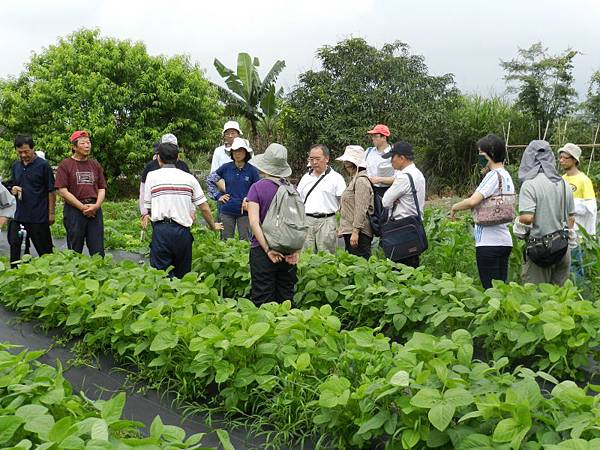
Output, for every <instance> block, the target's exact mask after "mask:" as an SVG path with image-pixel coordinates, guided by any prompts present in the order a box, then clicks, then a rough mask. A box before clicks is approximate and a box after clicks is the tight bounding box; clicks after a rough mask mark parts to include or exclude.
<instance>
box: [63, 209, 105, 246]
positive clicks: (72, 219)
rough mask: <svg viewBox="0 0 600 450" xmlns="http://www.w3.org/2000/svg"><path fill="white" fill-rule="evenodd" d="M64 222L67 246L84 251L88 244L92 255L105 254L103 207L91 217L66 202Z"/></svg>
mask: <svg viewBox="0 0 600 450" xmlns="http://www.w3.org/2000/svg"><path fill="white" fill-rule="evenodd" d="M63 224H64V226H65V230H66V231H67V247H68V248H69V250H73V251H75V252H77V253H83V245H84V244H86V245H87V248H88V252H89V253H90V255H100V256H104V222H103V220H102V208H100V209H99V210H98V212H96V217H93V218H90V217H86V216H84V215H83V213H82V212H81V211H79V210H78V209H77V208H74V207H73V206H71V205H69V204H67V203H65V209H64V212H63Z"/></svg>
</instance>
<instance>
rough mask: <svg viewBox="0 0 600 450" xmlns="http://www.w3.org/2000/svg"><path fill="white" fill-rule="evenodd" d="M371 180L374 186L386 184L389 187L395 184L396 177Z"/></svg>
mask: <svg viewBox="0 0 600 450" xmlns="http://www.w3.org/2000/svg"><path fill="white" fill-rule="evenodd" d="M370 180H371V183H373V184H385V185H387V186H391V185H392V184H393V183H394V177H371V178H370Z"/></svg>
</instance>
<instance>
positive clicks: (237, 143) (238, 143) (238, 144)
mask: <svg viewBox="0 0 600 450" xmlns="http://www.w3.org/2000/svg"><path fill="white" fill-rule="evenodd" d="M240 148H245V149H246V151H247V152H248V153H250V154H254V150H252V147H250V142H248V140H247V139H244V138H241V137H236V138H235V139H234V140H233V142H232V143H231V147H225V153H227V154H230V153H231V150H237V149H240Z"/></svg>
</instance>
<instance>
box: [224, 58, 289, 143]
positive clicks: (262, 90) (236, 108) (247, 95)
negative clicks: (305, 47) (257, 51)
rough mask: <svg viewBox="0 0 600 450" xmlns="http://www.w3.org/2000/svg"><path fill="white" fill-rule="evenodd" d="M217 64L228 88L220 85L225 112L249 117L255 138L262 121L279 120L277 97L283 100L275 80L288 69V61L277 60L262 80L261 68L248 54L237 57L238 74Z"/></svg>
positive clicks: (256, 60) (255, 59)
mask: <svg viewBox="0 0 600 450" xmlns="http://www.w3.org/2000/svg"><path fill="white" fill-rule="evenodd" d="M214 65H215V68H216V69H217V72H219V75H221V76H222V77H223V78H224V79H225V84H226V85H227V87H228V88H229V89H225V88H224V87H222V86H218V85H217V89H218V90H219V92H220V94H221V99H222V100H223V102H224V103H225V105H226V112H227V113H228V114H229V115H240V116H244V117H245V118H247V119H248V121H249V122H250V127H251V129H252V134H253V137H256V136H257V134H258V129H257V124H258V122H259V121H261V120H266V121H267V122H272V121H273V120H275V119H276V117H277V109H276V108H275V97H276V96H279V97H281V95H282V90H281V89H280V90H279V91H276V90H275V81H276V80H277V77H278V76H279V74H280V73H281V71H282V70H283V68H284V67H285V61H283V60H279V61H276V62H275V64H273V67H271V69H270V70H269V72H268V73H267V75H266V76H265V78H264V79H263V80H261V79H260V75H259V74H258V70H257V67H259V66H260V62H259V60H258V58H251V57H250V55H249V54H248V53H239V54H238V59H237V70H236V72H234V71H233V70H231V69H229V68H227V67H225V65H224V64H223V63H221V61H219V60H218V59H216V58H215V61H214Z"/></svg>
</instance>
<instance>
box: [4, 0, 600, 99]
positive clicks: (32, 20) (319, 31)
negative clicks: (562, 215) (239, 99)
mask: <svg viewBox="0 0 600 450" xmlns="http://www.w3.org/2000/svg"><path fill="white" fill-rule="evenodd" d="M0 18H1V21H2V26H1V27H0V42H1V44H0V46H1V48H2V53H1V58H0V77H1V78H5V77H7V76H9V75H17V74H18V73H19V72H21V71H22V70H23V68H24V64H25V63H26V62H27V61H28V60H29V58H30V55H31V52H40V51H41V50H42V49H43V48H44V47H46V46H48V45H50V44H53V43H55V42H56V40H57V37H58V36H65V35H67V34H69V33H71V32H73V31H75V30H77V29H79V28H82V27H88V28H100V30H101V32H102V34H103V35H104V36H111V37H117V38H123V39H131V40H136V41H137V40H139V41H142V42H144V43H145V44H146V47H147V49H148V51H149V53H150V54H153V55H156V54H164V55H174V54H180V53H185V54H188V55H189V56H190V57H191V59H192V60H193V61H195V62H197V63H198V64H199V65H200V66H201V67H202V68H204V69H205V70H206V74H207V76H208V78H209V79H211V80H213V81H218V80H219V79H220V78H219V76H218V74H217V72H216V71H215V69H214V67H213V60H214V58H215V57H217V58H218V59H220V60H221V61H222V62H223V63H224V64H225V65H226V66H229V67H234V66H235V63H236V56H237V53H238V52H241V51H246V52H248V53H250V54H251V55H252V56H258V57H259V58H260V61H261V66H262V70H261V74H262V75H264V74H265V73H266V70H267V69H268V68H269V67H270V66H271V65H272V63H273V62H274V61H275V60H277V59H284V60H285V61H286V63H287V67H286V68H285V69H284V71H283V73H282V75H281V77H280V84H281V85H282V86H283V87H284V88H285V89H286V90H289V89H291V88H292V87H293V86H294V84H295V82H296V79H297V76H298V74H299V73H301V72H303V71H305V70H307V69H311V68H312V69H318V67H319V65H318V61H317V59H316V58H315V52H316V50H317V49H318V48H319V47H321V46H323V45H333V44H335V43H336V42H338V41H339V40H342V39H344V38H347V37H350V36H354V37H362V38H365V39H366V40H367V41H368V42H369V43H370V44H371V45H375V46H377V47H380V46H381V45H382V44H383V43H385V42H392V41H394V40H400V41H403V42H406V43H408V44H409V45H410V47H411V50H412V52H414V53H417V54H422V55H424V56H425V61H426V63H427V65H428V67H429V69H430V71H431V73H433V74H442V73H453V74H454V75H455V80H456V82H457V85H458V87H459V88H460V89H461V90H462V91H464V92H470V93H479V94H483V95H489V94H494V93H496V94H503V93H504V91H505V87H506V86H505V83H504V81H503V79H502V77H503V71H502V69H501V68H500V66H499V60H500V59H505V60H506V59H511V58H513V57H515V56H516V54H517V49H518V48H519V47H521V48H526V47H529V46H530V45H531V44H532V43H534V42H536V41H542V42H543V44H544V45H545V46H546V47H548V48H549V49H550V52H551V53H558V52H562V51H564V50H565V49H567V48H569V47H571V48H573V49H576V50H579V51H580V52H581V53H582V54H581V55H578V56H577V57H576V59H575V70H574V75H575V87H576V88H577V90H578V91H579V93H580V94H582V95H585V93H586V91H587V86H588V83H589V79H590V77H591V75H592V73H593V72H594V71H596V70H600V1H599V0H494V1H486V0H479V1H475V0H452V1H443V0H440V1H431V0H420V1H414V0H412V1H404V0H398V1H392V0H300V1H295V2H291V1H285V0H254V1H249V0H227V1H223V0H222V1H210V0H206V1H191V0H190V1H183V0H156V1H155V0H105V1H100V0H95V1H91V0H90V1H77V0H37V1H34V0H0ZM580 99H581V98H580Z"/></svg>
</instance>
